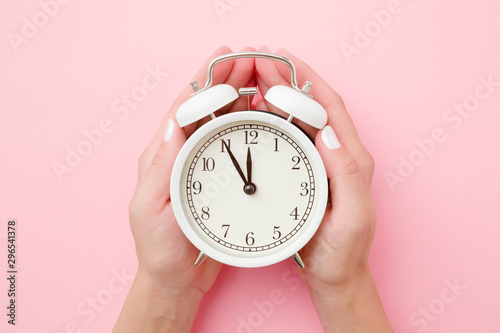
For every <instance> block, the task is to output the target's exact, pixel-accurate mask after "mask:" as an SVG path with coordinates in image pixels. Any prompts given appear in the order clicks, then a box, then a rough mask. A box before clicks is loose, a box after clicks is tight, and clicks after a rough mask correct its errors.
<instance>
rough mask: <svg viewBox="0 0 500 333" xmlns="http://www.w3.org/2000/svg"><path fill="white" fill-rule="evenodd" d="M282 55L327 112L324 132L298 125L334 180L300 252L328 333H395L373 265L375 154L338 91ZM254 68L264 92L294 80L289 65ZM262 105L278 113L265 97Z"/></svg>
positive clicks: (258, 64)
mask: <svg viewBox="0 0 500 333" xmlns="http://www.w3.org/2000/svg"><path fill="white" fill-rule="evenodd" d="M261 51H265V49H264V48H262V49H261ZM277 54H279V55H282V56H285V57H287V58H289V59H290V60H291V61H292V62H293V63H294V65H295V67H296V70H297V81H298V83H299V86H300V84H304V83H305V81H306V80H309V81H311V82H313V86H312V89H311V91H310V94H311V95H312V96H314V99H315V100H317V101H318V102H319V103H320V104H321V105H323V106H324V107H325V109H326V111H327V113H328V124H327V126H326V127H325V128H324V129H322V130H321V131H318V130H317V129H314V128H312V127H310V126H308V125H307V124H305V123H303V122H300V126H301V127H302V128H304V129H305V130H306V132H307V133H308V134H309V135H310V136H311V137H315V145H316V148H317V149H318V151H319V153H320V155H321V157H322V159H323V162H324V164H325V168H326V172H327V175H328V178H329V179H330V193H331V197H330V198H329V203H328V207H327V210H326V213H325V217H324V219H323V222H322V223H321V226H320V227H319V229H318V231H317V233H316V234H315V236H314V237H313V239H312V240H311V241H310V242H309V243H308V244H307V245H306V246H305V247H304V249H303V250H302V252H301V254H302V257H303V259H304V261H305V264H306V268H305V269H303V270H302V271H301V273H302V276H303V278H304V280H305V282H306V283H307V285H308V287H309V291H310V294H311V298H312V301H313V303H314V305H315V307H316V310H317V312H318V316H319V318H320V320H321V322H322V324H323V327H324V329H325V331H326V332H392V329H391V327H390V324H389V321H388V320H387V317H386V315H385V312H384V309H383V306H382V304H381V302H380V299H379V296H378V292H377V289H376V286H375V283H374V281H373V279H372V277H371V273H370V267H369V265H368V255H369V253H370V247H371V243H372V239H373V235H374V232H375V222H376V216H375V208H374V205H373V200H372V196H371V192H370V186H371V180H372V175H373V170H374V163H373V159H372V157H371V156H370V154H369V153H368V151H367V150H366V149H365V147H364V146H363V144H362V143H361V141H360V139H359V137H358V135H357V133H356V129H355V127H354V124H353V122H352V120H351V118H350V117H349V114H348V113H347V111H346V108H345V106H344V103H343V102H342V99H341V98H340V96H339V95H338V94H337V93H336V92H335V91H334V90H333V89H332V88H330V87H329V86H328V84H326V82H324V81H323V80H322V79H321V78H320V77H319V76H318V75H317V74H316V73H315V72H314V71H313V70H312V69H311V68H310V67H309V66H308V65H306V64H305V63H304V62H303V61H301V60H300V59H298V58H296V57H295V56H293V55H292V54H290V53H289V52H287V51H285V50H279V51H278V52H277ZM256 70H257V82H258V84H259V87H260V89H261V93H262V95H263V96H264V95H265V93H266V92H267V89H268V87H271V86H274V85H276V84H285V85H289V78H290V74H289V70H288V68H287V67H286V66H281V64H276V63H273V62H268V61H265V60H261V59H257V60H256ZM259 107H260V109H267V110H270V111H273V112H277V113H279V112H280V111H279V110H276V109H275V108H274V107H273V106H272V105H270V104H269V103H265V102H262V103H261V104H260V105H257V108H259Z"/></svg>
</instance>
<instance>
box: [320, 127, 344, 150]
mask: <svg viewBox="0 0 500 333" xmlns="http://www.w3.org/2000/svg"><path fill="white" fill-rule="evenodd" d="M321 140H323V143H324V144H325V146H326V147H327V148H328V149H337V148H339V147H340V142H339V139H337V136H336V135H335V132H334V131H333V128H332V127H331V126H326V127H325V128H323V132H322V133H321Z"/></svg>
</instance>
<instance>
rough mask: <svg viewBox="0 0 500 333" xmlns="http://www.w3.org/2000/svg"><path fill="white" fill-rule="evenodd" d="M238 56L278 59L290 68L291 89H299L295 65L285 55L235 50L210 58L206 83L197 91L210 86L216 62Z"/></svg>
mask: <svg viewBox="0 0 500 333" xmlns="http://www.w3.org/2000/svg"><path fill="white" fill-rule="evenodd" d="M238 58H264V59H269V60H274V61H279V62H282V63H284V64H286V65H287V66H288V68H289V69H290V85H291V86H292V88H293V89H295V90H297V91H301V90H300V89H299V87H298V86H297V75H296V71H295V66H294V65H293V63H292V62H291V61H290V59H288V58H287V57H283V56H280V55H277V54H272V53H265V52H236V53H228V54H224V55H221V56H219V57H217V58H215V59H214V60H212V62H211V63H210V65H209V66H208V74H207V83H206V84H205V87H203V89H201V90H199V91H198V92H202V91H204V90H207V89H208V88H210V87H211V86H212V83H213V74H214V68H215V66H216V65H217V64H218V63H220V62H223V61H227V60H233V59H238ZM198 92H197V93H198Z"/></svg>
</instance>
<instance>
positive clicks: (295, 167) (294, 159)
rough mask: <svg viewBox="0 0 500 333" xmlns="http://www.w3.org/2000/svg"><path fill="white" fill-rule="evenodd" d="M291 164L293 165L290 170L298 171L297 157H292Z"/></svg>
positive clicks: (298, 159) (298, 160)
mask: <svg viewBox="0 0 500 333" xmlns="http://www.w3.org/2000/svg"><path fill="white" fill-rule="evenodd" d="M292 162H293V163H295V164H294V166H293V167H292V170H300V167H299V166H298V165H299V163H300V157H298V156H294V157H292Z"/></svg>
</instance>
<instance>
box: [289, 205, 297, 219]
mask: <svg viewBox="0 0 500 333" xmlns="http://www.w3.org/2000/svg"><path fill="white" fill-rule="evenodd" d="M290 216H291V217H293V219H294V220H298V219H299V213H298V212H297V207H295V209H294V210H292V212H291V213H290Z"/></svg>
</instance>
